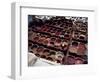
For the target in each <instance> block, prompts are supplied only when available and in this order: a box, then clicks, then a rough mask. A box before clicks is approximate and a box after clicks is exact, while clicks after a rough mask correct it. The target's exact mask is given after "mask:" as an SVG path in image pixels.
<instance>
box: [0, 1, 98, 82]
mask: <svg viewBox="0 0 100 82" xmlns="http://www.w3.org/2000/svg"><path fill="white" fill-rule="evenodd" d="M15 1H17V2H19V1H20V2H33V3H42V4H44V5H46V6H47V5H48V4H49V5H50V4H55V5H62V6H63V7H64V6H65V5H72V6H73V5H76V6H95V7H97V9H98V13H97V14H98V16H97V22H98V27H99V26H100V23H99V21H100V19H99V18H100V15H99V14H100V5H99V4H100V3H99V0H1V2H0V10H1V12H0V28H1V29H0V38H1V39H0V80H5V81H8V80H9V81H13V80H11V79H10V78H8V76H10V69H11V67H10V66H11V49H10V48H11V46H10V45H11V43H10V42H11V40H10V39H11V3H12V2H15ZM97 30H98V40H97V42H100V38H99V34H100V28H97ZM99 44H100V43H98V46H97V47H96V48H97V50H98V55H99V56H98V58H97V60H98V62H100V61H99V60H100V59H99V57H100V53H99ZM97 65H98V66H97V67H98V69H100V64H98V63H97ZM99 75H100V71H99V73H98V75H95V76H88V75H87V76H80V77H79V76H78V77H77V76H76V77H63V78H52V79H42V80H34V81H38V82H40V81H45V82H48V81H50V82H51V81H58V82H61V81H66V82H68V81H69V82H73V81H74V82H87V81H91V82H99Z"/></svg>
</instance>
